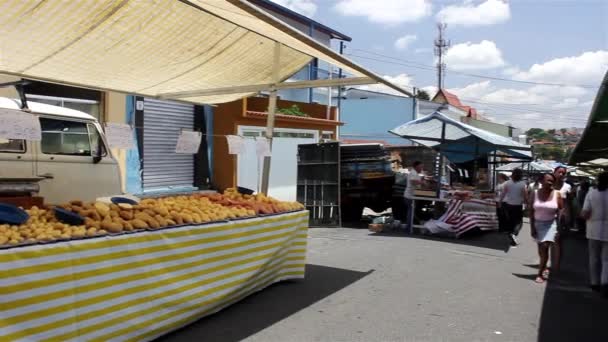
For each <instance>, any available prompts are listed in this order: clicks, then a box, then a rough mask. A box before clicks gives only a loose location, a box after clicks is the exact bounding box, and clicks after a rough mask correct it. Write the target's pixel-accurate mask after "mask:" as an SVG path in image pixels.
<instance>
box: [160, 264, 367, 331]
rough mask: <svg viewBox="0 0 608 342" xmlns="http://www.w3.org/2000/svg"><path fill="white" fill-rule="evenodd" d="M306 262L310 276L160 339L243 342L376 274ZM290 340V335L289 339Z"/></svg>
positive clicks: (268, 289) (258, 293)
mask: <svg viewBox="0 0 608 342" xmlns="http://www.w3.org/2000/svg"><path fill="white" fill-rule="evenodd" d="M372 272H373V270H372V271H369V272H357V271H351V270H346V269H340V268H333V267H326V266H319V265H306V279H304V280H298V281H285V282H280V283H277V284H273V285H271V286H269V287H267V288H266V289H264V290H262V291H260V292H257V293H255V294H253V295H251V296H249V297H247V298H245V299H243V300H242V301H240V302H238V303H236V304H234V305H232V306H229V307H228V308H226V309H224V310H222V311H220V312H218V313H215V314H213V315H211V316H208V317H204V318H202V319H200V320H198V321H196V322H194V323H192V324H190V325H188V326H186V327H184V328H182V329H180V330H176V331H174V332H172V333H170V334H168V335H165V336H162V337H160V338H158V339H156V340H155V341H156V342H182V341H183V342H186V341H188V342H190V341H202V340H206V341H214V342H236V341H241V340H243V339H245V338H247V337H248V336H251V335H253V334H255V333H257V332H259V331H261V330H263V329H265V328H267V327H270V326H272V325H273V324H275V323H277V322H279V321H281V320H283V319H285V318H287V317H289V316H291V315H293V314H295V313H296V312H298V311H300V310H302V309H304V308H306V307H308V306H310V305H312V304H314V303H316V302H318V301H319V300H321V299H323V298H325V297H328V296H330V295H331V294H333V293H336V292H338V291H340V290H341V289H343V288H345V287H347V286H349V285H350V284H352V283H354V282H356V281H358V280H360V279H361V278H363V277H365V276H367V275H369V274H370V273H372ZM287 340H288V338H287Z"/></svg>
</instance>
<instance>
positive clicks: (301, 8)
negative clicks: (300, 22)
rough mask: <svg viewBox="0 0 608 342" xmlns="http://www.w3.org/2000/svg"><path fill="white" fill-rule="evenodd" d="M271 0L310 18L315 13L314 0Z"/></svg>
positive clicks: (315, 5)
mask: <svg viewBox="0 0 608 342" xmlns="http://www.w3.org/2000/svg"><path fill="white" fill-rule="evenodd" d="M272 2H275V3H277V4H279V5H281V6H283V7H287V8H289V9H290V10H292V11H294V12H298V13H300V14H301V15H304V16H307V17H309V18H312V17H313V16H314V15H315V13H317V4H316V3H315V2H314V0H272Z"/></svg>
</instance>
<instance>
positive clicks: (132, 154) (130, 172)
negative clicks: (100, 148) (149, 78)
mask: <svg viewBox="0 0 608 342" xmlns="http://www.w3.org/2000/svg"><path fill="white" fill-rule="evenodd" d="M126 113H127V123H129V124H131V125H134V124H135V96H127V108H126ZM133 139H135V146H137V138H136V137H133ZM140 165H141V164H140V158H139V150H138V149H137V148H132V149H130V150H128V151H127V160H126V168H127V170H126V176H127V181H126V188H127V192H128V193H131V194H141V193H142V192H143V187H142V177H141V168H140Z"/></svg>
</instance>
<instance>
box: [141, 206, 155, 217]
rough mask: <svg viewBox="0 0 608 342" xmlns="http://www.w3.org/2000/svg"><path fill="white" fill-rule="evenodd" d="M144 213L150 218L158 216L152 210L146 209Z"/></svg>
mask: <svg viewBox="0 0 608 342" xmlns="http://www.w3.org/2000/svg"><path fill="white" fill-rule="evenodd" d="M143 212H144V213H146V214H148V215H149V216H150V217H154V216H155V215H156V211H154V210H152V209H149V208H148V209H144V211H143Z"/></svg>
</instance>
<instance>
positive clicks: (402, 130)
mask: <svg viewBox="0 0 608 342" xmlns="http://www.w3.org/2000/svg"><path fill="white" fill-rule="evenodd" d="M389 132H390V133H392V134H395V135H398V136H400V137H402V138H406V139H409V140H411V141H413V142H415V143H418V144H421V145H424V146H427V147H430V148H432V149H434V150H437V151H438V152H440V153H442V154H444V155H445V156H446V157H447V158H448V159H449V160H450V161H452V162H456V163H458V162H466V161H469V160H473V159H476V158H478V157H480V156H482V155H487V154H489V153H497V152H501V153H502V154H504V155H507V156H511V157H515V158H520V159H522V160H529V159H530V158H531V153H530V150H531V147H530V146H529V145H524V144H520V143H518V142H516V141H514V140H511V139H509V138H507V137H503V136H500V135H498V134H494V133H491V132H488V131H485V130H482V129H479V128H477V127H473V126H469V125H467V124H464V123H462V122H460V121H456V120H454V119H451V118H449V117H447V116H445V115H443V114H442V113H440V112H435V113H433V114H429V115H427V116H425V117H423V118H420V119H417V120H414V121H410V122H408V123H405V124H403V125H401V126H399V127H396V128H394V129H392V130H390V131H389Z"/></svg>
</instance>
